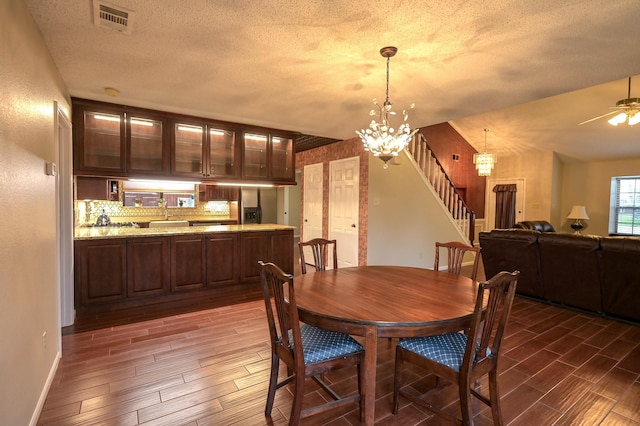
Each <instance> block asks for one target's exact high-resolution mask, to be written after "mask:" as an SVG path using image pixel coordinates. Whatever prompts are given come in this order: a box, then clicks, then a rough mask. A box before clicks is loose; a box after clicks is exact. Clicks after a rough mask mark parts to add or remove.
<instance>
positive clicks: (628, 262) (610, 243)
mask: <svg viewBox="0 0 640 426" xmlns="http://www.w3.org/2000/svg"><path fill="white" fill-rule="evenodd" d="M600 245H601V247H602V275H603V281H602V282H603V284H602V305H603V310H604V312H605V313H606V314H609V315H615V316H618V317H623V318H627V319H630V320H633V321H640V265H639V263H640V239H638V238H633V237H604V238H602V239H601V240H600ZM637 262H638V263H637Z"/></svg>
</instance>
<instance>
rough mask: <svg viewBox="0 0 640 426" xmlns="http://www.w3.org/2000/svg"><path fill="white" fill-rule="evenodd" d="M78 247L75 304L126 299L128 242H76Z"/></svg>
mask: <svg viewBox="0 0 640 426" xmlns="http://www.w3.org/2000/svg"><path fill="white" fill-rule="evenodd" d="M75 247H76V249H75V253H74V256H75V277H76V293H75V298H76V305H78V304H80V305H89V304H92V303H104V302H115V301H119V300H123V299H125V298H126V296H127V292H126V288H127V287H126V285H127V276H126V269H125V266H126V255H127V245H126V241H125V240H91V241H89V240H87V241H77V242H76V245H75ZM78 284H79V285H78Z"/></svg>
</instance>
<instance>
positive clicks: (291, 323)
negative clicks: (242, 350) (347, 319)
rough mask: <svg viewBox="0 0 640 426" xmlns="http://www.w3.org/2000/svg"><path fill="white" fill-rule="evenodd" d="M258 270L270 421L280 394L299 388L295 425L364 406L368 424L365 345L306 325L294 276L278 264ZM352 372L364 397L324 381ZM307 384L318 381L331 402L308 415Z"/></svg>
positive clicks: (293, 413)
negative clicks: (283, 371)
mask: <svg viewBox="0 0 640 426" xmlns="http://www.w3.org/2000/svg"><path fill="white" fill-rule="evenodd" d="M258 264H259V265H260V275H261V278H262V289H263V293H264V301H265V307H266V311H267V320H268V323H269V335H270V338H271V374H270V378H269V391H268V394H267V405H266V408H265V415H266V416H267V417H270V416H271V410H272V408H273V402H274V399H275V394H276V390H277V389H279V388H281V387H282V386H285V385H287V384H289V383H294V386H295V389H294V390H293V403H292V406H291V416H290V418H289V424H290V425H298V424H299V423H300V420H301V419H303V418H306V417H309V416H311V415H314V414H317V413H321V412H325V411H328V410H333V409H336V408H339V407H342V406H345V405H349V404H353V403H358V404H359V405H360V417H361V418H362V417H363V414H364V411H363V410H362V408H363V405H362V403H361V394H360V389H362V382H361V380H362V374H361V366H362V362H363V360H364V348H363V347H362V345H360V344H359V343H358V342H357V341H356V340H355V339H354V338H352V337H351V336H349V335H348V334H345V333H339V332H335V331H329V330H325V329H322V328H318V327H314V326H312V325H309V324H304V323H300V320H299V317H298V309H297V305H296V297H295V292H294V287H293V275H290V274H285V273H284V272H283V271H282V269H280V268H279V267H278V266H277V265H274V264H273V263H265V262H262V261H259V262H258ZM272 299H273V302H272ZM274 306H275V311H274ZM280 361H282V362H284V364H285V365H286V366H287V374H288V377H286V378H285V379H283V380H281V381H278V372H279V367H280ZM350 366H357V376H358V391H357V393H355V394H350V395H347V396H344V397H341V396H340V395H338V394H337V393H336V392H335V391H334V390H333V389H331V387H329V385H328V384H327V383H325V382H324V381H323V380H322V379H321V378H320V376H321V375H324V374H326V373H329V372H330V371H333V370H337V369H341V368H344V367H350ZM307 378H312V379H313V380H314V381H315V382H316V383H317V384H318V385H319V386H320V388H321V389H323V390H324V391H325V392H326V393H327V394H328V395H329V397H330V398H331V400H330V401H329V402H325V403H322V404H319V405H316V406H312V407H308V408H305V409H304V410H303V409H302V399H303V396H304V393H305V382H306V379H307Z"/></svg>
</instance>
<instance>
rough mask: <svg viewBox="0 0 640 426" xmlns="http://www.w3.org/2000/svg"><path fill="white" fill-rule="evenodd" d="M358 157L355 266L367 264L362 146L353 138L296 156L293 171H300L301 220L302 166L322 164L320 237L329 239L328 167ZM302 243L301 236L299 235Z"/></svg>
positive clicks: (366, 202) (365, 173)
mask: <svg viewBox="0 0 640 426" xmlns="http://www.w3.org/2000/svg"><path fill="white" fill-rule="evenodd" d="M356 156H359V157H360V177H359V179H360V190H359V197H360V202H359V204H360V219H359V223H358V230H359V232H358V246H359V247H358V264H359V265H361V266H362V265H366V263H367V232H368V228H367V224H368V222H369V221H368V208H369V158H370V154H369V153H368V152H366V151H365V150H364V148H363V146H362V141H361V140H360V139H359V138H357V137H355V138H353V139H347V140H345V141H342V142H336V143H333V144H331V145H325V146H322V147H319V148H315V149H310V150H308V151H303V152H299V153H296V168H297V169H299V170H302V171H303V173H302V181H301V188H300V213H301V216H302V217H304V166H307V165H311V164H317V163H322V165H323V167H322V170H323V176H324V177H323V195H322V216H323V219H322V235H323V237H325V238H327V237H328V236H329V163H330V162H331V161H335V160H341V159H343V158H350V157H356ZM300 238H301V240H304V235H302V234H301V235H300Z"/></svg>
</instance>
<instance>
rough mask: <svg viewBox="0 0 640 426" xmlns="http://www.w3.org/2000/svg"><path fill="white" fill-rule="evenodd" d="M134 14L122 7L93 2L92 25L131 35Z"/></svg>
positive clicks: (97, 1)
mask: <svg viewBox="0 0 640 426" xmlns="http://www.w3.org/2000/svg"><path fill="white" fill-rule="evenodd" d="M133 17H134V12H133V11H131V10H127V9H125V8H123V7H119V6H115V5H113V4H109V3H105V2H102V1H99V0H93V23H94V24H95V25H96V26H97V27H100V28H107V29H109V30H112V31H118V32H120V33H125V34H131V30H132V25H133Z"/></svg>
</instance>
